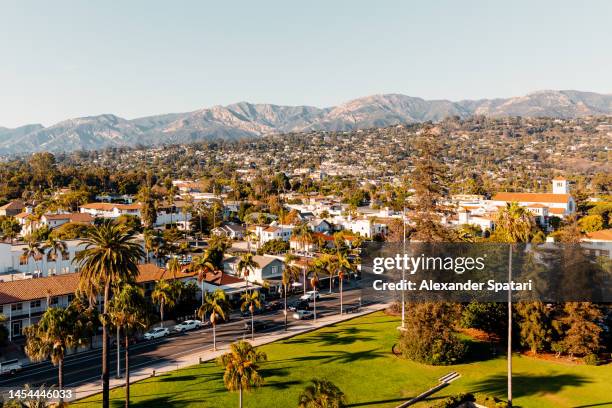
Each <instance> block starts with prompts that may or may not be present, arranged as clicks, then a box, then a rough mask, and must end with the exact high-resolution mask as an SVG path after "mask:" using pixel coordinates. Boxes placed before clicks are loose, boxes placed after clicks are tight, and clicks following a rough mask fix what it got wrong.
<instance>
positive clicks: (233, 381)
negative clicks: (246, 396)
mask: <svg viewBox="0 0 612 408" xmlns="http://www.w3.org/2000/svg"><path fill="white" fill-rule="evenodd" d="M267 359H268V356H267V355H266V353H264V352H262V351H257V349H256V348H254V347H253V346H252V345H251V344H250V343H248V342H246V341H238V342H236V343H232V344H231V345H230V351H229V353H225V354H223V355H222V356H220V357H219V358H218V359H217V364H219V365H220V366H221V367H223V368H224V369H225V373H224V374H223V383H224V384H225V388H227V390H228V391H238V393H239V400H238V401H239V402H238V407H239V408H242V391H243V390H245V391H248V390H250V389H252V388H254V387H259V386H260V385H261V384H263V378H262V376H261V375H260V374H259V371H258V370H259V364H258V363H261V362H263V361H266V360H267Z"/></svg>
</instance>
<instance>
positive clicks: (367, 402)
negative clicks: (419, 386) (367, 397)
mask: <svg viewBox="0 0 612 408" xmlns="http://www.w3.org/2000/svg"><path fill="white" fill-rule="evenodd" d="M411 398H412V397H404V398H391V399H386V400H378V401H366V402H356V403H354V404H348V405H347V407H351V408H353V407H371V406H373V405H380V404H389V403H391V402H405V401H408V400H409V399H411Z"/></svg>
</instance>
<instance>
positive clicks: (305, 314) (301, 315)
mask: <svg viewBox="0 0 612 408" xmlns="http://www.w3.org/2000/svg"><path fill="white" fill-rule="evenodd" d="M313 317H314V312H313V311H312V310H297V311H296V312H295V313H294V314H293V318H294V319H295V320H306V319H312V318H313Z"/></svg>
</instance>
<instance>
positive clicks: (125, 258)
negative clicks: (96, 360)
mask: <svg viewBox="0 0 612 408" xmlns="http://www.w3.org/2000/svg"><path fill="white" fill-rule="evenodd" d="M83 244H84V247H85V248H84V249H83V250H82V251H80V252H78V253H77V254H76V255H75V257H74V262H76V263H77V264H78V265H79V269H80V271H81V273H80V278H79V279H80V283H79V286H80V289H81V290H82V291H84V292H85V293H87V294H92V293H97V292H98V291H99V290H100V288H103V289H102V290H103V292H102V293H103V301H104V305H103V310H102V319H101V323H102V406H103V408H108V406H109V401H110V400H109V357H110V356H109V354H110V349H109V344H108V327H107V326H108V318H107V317H108V311H109V309H108V306H109V302H110V299H111V295H112V294H111V290H112V289H114V288H117V287H119V286H120V284H122V283H129V282H133V281H135V280H136V277H137V276H138V262H139V260H140V259H142V258H144V251H143V250H142V248H141V246H140V244H139V243H138V242H136V241H135V239H134V232H133V231H127V230H126V229H125V228H123V227H121V226H119V225H117V224H116V223H115V222H112V221H104V222H102V223H101V224H100V225H98V226H97V227H94V228H91V229H90V230H89V231H88V232H87V235H86V236H85V238H84V239H83Z"/></svg>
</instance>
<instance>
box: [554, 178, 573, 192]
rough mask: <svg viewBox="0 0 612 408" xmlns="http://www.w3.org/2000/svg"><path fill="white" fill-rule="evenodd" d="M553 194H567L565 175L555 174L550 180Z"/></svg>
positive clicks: (567, 184)
mask: <svg viewBox="0 0 612 408" xmlns="http://www.w3.org/2000/svg"><path fill="white" fill-rule="evenodd" d="M552 191H553V194H569V183H568V182H567V180H566V179H565V177H561V176H557V177H555V178H554V179H553V180H552Z"/></svg>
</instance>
